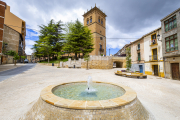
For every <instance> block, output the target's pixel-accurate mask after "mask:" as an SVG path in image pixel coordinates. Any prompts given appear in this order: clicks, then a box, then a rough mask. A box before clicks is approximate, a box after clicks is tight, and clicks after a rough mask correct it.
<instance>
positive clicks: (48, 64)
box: [38, 63, 58, 67]
mask: <svg viewBox="0 0 180 120" xmlns="http://www.w3.org/2000/svg"><path fill="white" fill-rule="evenodd" d="M38 64H40V65H46V66H52V63H38ZM54 66H57V67H58V63H54Z"/></svg>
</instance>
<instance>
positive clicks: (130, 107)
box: [20, 81, 154, 120]
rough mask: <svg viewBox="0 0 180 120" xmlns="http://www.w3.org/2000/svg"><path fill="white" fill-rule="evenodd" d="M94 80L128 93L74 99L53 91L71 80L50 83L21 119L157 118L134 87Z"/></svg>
mask: <svg viewBox="0 0 180 120" xmlns="http://www.w3.org/2000/svg"><path fill="white" fill-rule="evenodd" d="M93 82H94V83H103V84H111V85H114V86H116V87H120V88H122V89H123V90H124V91H125V94H124V95H122V96H120V97H117V98H112V99H107V100H96V101H87V100H71V99H65V98H62V97H58V96H56V95H55V94H53V89H54V88H56V87H58V86H61V85H67V84H69V83H62V84H59V85H50V86H48V87H46V88H44V89H43V90H42V91H41V94H40V98H39V99H38V101H37V102H36V103H35V104H34V105H33V106H32V108H31V109H30V110H29V111H28V112H27V113H26V114H25V115H23V116H22V117H21V118H20V120H34V119H39V120H46V119H47V120H74V119H78V120H121V119H123V120H154V116H153V115H151V114H150V113H149V112H148V111H147V110H146V109H145V108H144V106H143V105H142V104H141V102H140V101H139V100H138V98H137V94H136V92H135V91H134V90H132V89H131V88H129V87H127V86H124V85H120V84H115V83H107V82H98V81H93ZM72 83H86V81H78V82H72Z"/></svg>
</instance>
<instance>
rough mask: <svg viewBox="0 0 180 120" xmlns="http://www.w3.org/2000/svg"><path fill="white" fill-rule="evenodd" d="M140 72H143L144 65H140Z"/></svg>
mask: <svg viewBox="0 0 180 120" xmlns="http://www.w3.org/2000/svg"><path fill="white" fill-rule="evenodd" d="M139 72H140V73H143V66H142V65H139Z"/></svg>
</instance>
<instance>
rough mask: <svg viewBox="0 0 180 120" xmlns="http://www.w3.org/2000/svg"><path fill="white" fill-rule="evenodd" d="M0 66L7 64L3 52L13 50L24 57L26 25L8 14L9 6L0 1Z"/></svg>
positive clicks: (6, 58)
mask: <svg viewBox="0 0 180 120" xmlns="http://www.w3.org/2000/svg"><path fill="white" fill-rule="evenodd" d="M0 22H1V24H0V55H1V57H0V64H5V63H8V61H9V60H8V56H5V55H4V54H3V52H5V51H9V50H13V51H16V52H17V53H18V54H19V55H20V56H21V55H25V36H26V23H25V21H23V20H22V19H20V18H19V17H17V16H16V15H14V14H13V13H11V12H10V6H8V5H7V4H6V3H5V2H3V1H0Z"/></svg>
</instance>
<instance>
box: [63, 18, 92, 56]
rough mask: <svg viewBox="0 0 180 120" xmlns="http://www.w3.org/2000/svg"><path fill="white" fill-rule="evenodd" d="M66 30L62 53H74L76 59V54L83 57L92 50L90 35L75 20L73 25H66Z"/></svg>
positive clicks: (88, 31)
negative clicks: (81, 54)
mask: <svg viewBox="0 0 180 120" xmlns="http://www.w3.org/2000/svg"><path fill="white" fill-rule="evenodd" d="M67 28H68V29H67V30H66V31H67V33H66V36H65V37H66V44H65V46H64V51H66V52H68V53H74V54H75V58H76V59H77V55H78V54H80V53H83V55H85V54H86V53H90V52H92V51H93V50H94V48H93V37H92V33H91V31H90V30H89V29H88V28H87V27H86V26H83V25H82V23H81V22H80V21H78V20H76V22H75V23H68V25H67Z"/></svg>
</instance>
